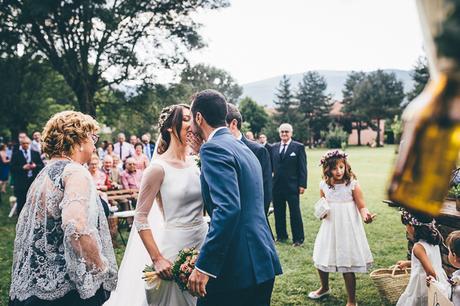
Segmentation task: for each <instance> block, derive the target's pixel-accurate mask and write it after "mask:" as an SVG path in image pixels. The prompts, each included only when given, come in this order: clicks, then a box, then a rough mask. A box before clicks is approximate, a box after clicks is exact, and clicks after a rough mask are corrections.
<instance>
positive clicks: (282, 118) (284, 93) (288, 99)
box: [274, 75, 298, 124]
mask: <svg viewBox="0 0 460 306" xmlns="http://www.w3.org/2000/svg"><path fill="white" fill-rule="evenodd" d="M277 91H278V92H277V93H276V94H275V96H276V100H275V101H274V103H275V110H276V113H277V114H276V121H277V122H278V123H283V122H287V123H291V124H292V123H293V122H294V121H296V120H295V119H297V118H296V115H295V113H296V109H297V107H298V103H297V101H295V100H294V94H293V93H292V90H291V81H290V80H289V78H288V77H287V76H285V75H283V78H282V79H281V81H280V83H279V87H278V89H277Z"/></svg>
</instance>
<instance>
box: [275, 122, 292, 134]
mask: <svg viewBox="0 0 460 306" xmlns="http://www.w3.org/2000/svg"><path fill="white" fill-rule="evenodd" d="M293 130H294V129H293V128H292V125H290V124H289V123H282V124H281V125H280V127H279V128H278V132H281V131H290V132H292V131H293Z"/></svg>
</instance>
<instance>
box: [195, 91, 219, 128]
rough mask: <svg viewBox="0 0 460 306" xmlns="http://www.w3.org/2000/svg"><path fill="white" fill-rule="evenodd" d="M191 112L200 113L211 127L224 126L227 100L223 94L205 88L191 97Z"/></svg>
mask: <svg viewBox="0 0 460 306" xmlns="http://www.w3.org/2000/svg"><path fill="white" fill-rule="evenodd" d="M191 111H192V114H193V117H194V118H195V116H196V113H198V112H199V113H201V115H202V116H203V117H204V119H205V120H206V122H207V123H208V124H209V125H210V126H211V127H213V128H217V127H221V126H225V117H226V116H227V101H226V99H225V97H224V95H223V94H221V93H220V92H218V91H216V90H212V89H205V90H203V91H200V92H198V93H196V94H195V95H194V96H193V97H192V109H191Z"/></svg>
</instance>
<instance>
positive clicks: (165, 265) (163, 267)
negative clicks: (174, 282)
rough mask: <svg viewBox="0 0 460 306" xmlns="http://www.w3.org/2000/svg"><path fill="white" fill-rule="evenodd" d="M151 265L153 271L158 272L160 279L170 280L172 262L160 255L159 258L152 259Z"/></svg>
mask: <svg viewBox="0 0 460 306" xmlns="http://www.w3.org/2000/svg"><path fill="white" fill-rule="evenodd" d="M153 265H154V267H155V271H156V272H157V273H158V275H159V276H160V278H161V279H165V280H171V279H172V269H171V268H172V263H171V262H170V261H169V260H167V259H166V258H164V257H163V256H160V257H159V258H157V259H155V260H153Z"/></svg>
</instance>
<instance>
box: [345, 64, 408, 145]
mask: <svg viewBox="0 0 460 306" xmlns="http://www.w3.org/2000/svg"><path fill="white" fill-rule="evenodd" d="M403 99H404V88H403V83H402V82H401V81H399V80H398V79H397V78H396V75H395V74H394V73H385V72H384V71H382V70H377V71H374V72H371V73H369V74H368V75H367V76H366V78H365V79H364V80H363V81H362V82H360V83H359V84H358V85H357V86H356V87H355V91H354V101H355V103H356V109H359V110H360V113H362V114H363V115H364V116H365V118H366V119H367V121H368V122H372V121H373V120H375V121H376V125H371V127H372V128H373V129H374V130H375V131H377V139H376V142H377V145H378V146H380V122H381V120H385V119H390V118H393V116H394V115H397V114H399V113H400V112H401V103H402V101H403Z"/></svg>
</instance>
